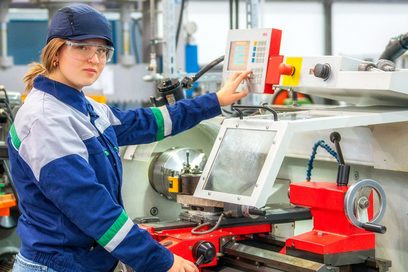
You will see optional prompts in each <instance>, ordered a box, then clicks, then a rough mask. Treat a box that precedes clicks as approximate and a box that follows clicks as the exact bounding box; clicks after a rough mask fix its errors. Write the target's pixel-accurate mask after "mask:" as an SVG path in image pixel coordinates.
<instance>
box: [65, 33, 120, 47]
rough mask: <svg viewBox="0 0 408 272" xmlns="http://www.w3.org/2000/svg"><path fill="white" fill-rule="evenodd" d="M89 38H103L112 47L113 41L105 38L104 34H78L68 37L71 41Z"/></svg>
mask: <svg viewBox="0 0 408 272" xmlns="http://www.w3.org/2000/svg"><path fill="white" fill-rule="evenodd" d="M89 39H103V40H105V41H106V42H107V45H109V46H112V47H113V43H112V42H111V41H110V40H109V39H108V38H106V37H105V36H100V35H89V34H88V35H78V36H74V37H69V40H71V41H83V40H89Z"/></svg>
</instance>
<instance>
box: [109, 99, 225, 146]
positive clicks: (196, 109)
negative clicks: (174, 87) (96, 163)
mask: <svg viewBox="0 0 408 272" xmlns="http://www.w3.org/2000/svg"><path fill="white" fill-rule="evenodd" d="M106 111H107V113H108V117H109V119H110V121H111V124H112V126H113V128H114V130H115V132H116V136H117V139H118V144H119V146H123V145H131V144H143V143H151V142H155V141H160V140H162V139H163V138H165V137H167V136H170V135H175V134H177V133H180V132H182V131H185V130H187V129H190V128H192V127H194V126H195V125H197V124H198V123H200V122H201V121H203V120H206V119H209V118H212V117H215V116H217V115H220V114H221V108H220V104H219V102H218V98H217V95H216V94H215V93H210V94H205V95H202V96H200V97H197V98H195V99H183V100H180V101H178V102H177V103H176V104H174V105H171V106H162V107H159V108H155V107H152V108H140V109H136V110H128V111H120V110H119V109H117V108H115V107H107V109H106Z"/></svg>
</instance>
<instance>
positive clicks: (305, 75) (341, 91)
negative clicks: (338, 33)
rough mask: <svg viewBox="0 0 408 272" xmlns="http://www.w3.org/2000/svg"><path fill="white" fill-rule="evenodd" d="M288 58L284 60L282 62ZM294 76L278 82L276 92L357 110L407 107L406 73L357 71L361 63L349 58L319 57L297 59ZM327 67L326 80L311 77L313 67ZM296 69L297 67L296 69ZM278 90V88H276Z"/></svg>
mask: <svg viewBox="0 0 408 272" xmlns="http://www.w3.org/2000/svg"><path fill="white" fill-rule="evenodd" d="M288 59H289V60H290V59H291V57H286V59H285V61H286V62H287V60H288ZM299 59H301V61H299V62H298V67H296V70H295V74H294V75H293V76H291V77H292V78H298V80H297V81H296V80H293V81H290V80H287V79H288V77H290V76H283V77H282V78H281V83H280V86H279V87H280V88H283V89H288V88H291V89H293V90H295V91H298V92H301V93H306V94H309V95H315V96H320V97H325V98H330V99H333V100H337V101H344V102H348V103H351V104H354V105H359V106H371V105H392V106H406V105H407V103H408V87H407V86H408V70H406V69H404V70H397V71H382V70H379V69H373V70H371V71H359V70H358V67H359V64H361V63H363V61H362V60H358V59H354V58H349V57H339V56H337V57H335V56H320V57H313V56H310V57H302V58H299ZM318 64H321V65H326V66H327V67H329V72H328V76H327V78H320V77H317V76H316V75H315V74H314V70H315V69H316V65H318ZM299 66H300V67H299ZM288 82H289V83H288ZM277 87H278V86H277Z"/></svg>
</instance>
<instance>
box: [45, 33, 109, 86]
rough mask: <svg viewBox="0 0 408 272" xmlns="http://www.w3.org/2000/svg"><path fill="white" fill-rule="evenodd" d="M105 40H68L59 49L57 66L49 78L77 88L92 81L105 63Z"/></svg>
mask: <svg viewBox="0 0 408 272" xmlns="http://www.w3.org/2000/svg"><path fill="white" fill-rule="evenodd" d="M105 53H106V41H105V40H103V39H89V40H83V41H78V42H76V41H75V42H74V41H72V42H71V41H68V42H66V44H65V45H64V46H62V48H61V49H60V51H59V53H58V55H57V59H58V67H57V69H56V70H55V71H54V72H53V73H52V74H51V75H50V78H51V79H53V80H56V81H59V82H61V83H64V84H66V85H68V86H71V87H73V88H75V89H77V90H82V88H83V87H85V86H89V85H91V84H92V83H94V82H95V81H96V80H97V79H98V77H99V75H100V74H101V72H102V70H103V68H104V67H105V64H106V56H105V55H104V54H105Z"/></svg>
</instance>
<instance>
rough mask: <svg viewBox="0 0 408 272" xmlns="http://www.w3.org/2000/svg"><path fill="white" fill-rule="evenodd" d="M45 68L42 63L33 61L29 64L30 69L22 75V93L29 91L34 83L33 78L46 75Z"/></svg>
mask: <svg viewBox="0 0 408 272" xmlns="http://www.w3.org/2000/svg"><path fill="white" fill-rule="evenodd" d="M46 74H47V69H45V67H44V65H42V64H41V63H38V62H33V63H31V64H30V70H29V71H28V73H27V74H25V75H24V78H23V81H24V84H25V88H24V93H29V92H30V91H31V89H32V88H33V85H34V79H35V78H36V77H37V76H39V75H46Z"/></svg>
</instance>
